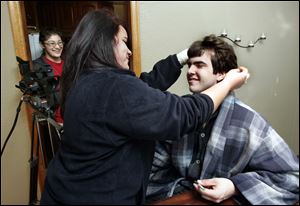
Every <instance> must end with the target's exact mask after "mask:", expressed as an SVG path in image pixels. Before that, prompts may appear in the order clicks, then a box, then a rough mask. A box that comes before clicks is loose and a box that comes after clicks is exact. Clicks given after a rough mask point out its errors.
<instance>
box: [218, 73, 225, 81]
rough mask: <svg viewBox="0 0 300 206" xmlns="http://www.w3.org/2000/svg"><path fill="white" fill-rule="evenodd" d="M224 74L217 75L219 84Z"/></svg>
mask: <svg viewBox="0 0 300 206" xmlns="http://www.w3.org/2000/svg"><path fill="white" fill-rule="evenodd" d="M225 75H226V73H217V81H218V82H220V81H222V80H223V79H224V78H225Z"/></svg>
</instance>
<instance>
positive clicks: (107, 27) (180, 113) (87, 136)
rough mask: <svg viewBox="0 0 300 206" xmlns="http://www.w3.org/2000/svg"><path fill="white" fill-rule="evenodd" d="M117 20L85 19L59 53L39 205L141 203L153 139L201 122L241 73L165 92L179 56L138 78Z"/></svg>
mask: <svg viewBox="0 0 300 206" xmlns="http://www.w3.org/2000/svg"><path fill="white" fill-rule="evenodd" d="M127 41H128V36H127V32H126V30H125V28H124V27H123V26H122V24H121V23H120V21H119V20H118V19H117V18H116V17H115V16H114V15H113V14H111V13H109V12H108V11H105V10H101V11H92V12H89V13H87V14H86V15H85V16H84V17H83V19H82V20H81V22H80V23H79V25H78V27H77V28H76V30H75V32H74V34H73V36H72V38H71V40H70V41H69V43H68V47H67V49H66V58H65V66H64V70H63V75H62V82H61V85H62V102H61V108H62V111H63V116H64V136H63V137H62V142H61V146H60V148H59V149H58V152H57V154H56V156H55V157H54V158H53V160H52V161H51V163H50V164H49V166H48V170H47V177H46V182H45V188H44V192H43V194H42V199H41V204H143V203H144V197H145V191H146V186H147V182H148V177H149V172H150V168H151V163H152V159H153V150H154V142H155V141H154V140H166V139H167V138H168V139H173V140H176V139H178V138H180V137H181V136H183V134H185V133H189V132H192V131H194V130H196V129H197V127H198V126H199V125H201V123H202V122H204V121H205V120H207V119H208V118H209V117H210V115H211V114H212V112H213V111H214V110H215V109H216V108H217V107H218V106H219V104H220V102H221V101H222V100H223V99H224V97H225V96H226V95H227V94H228V92H229V91H230V90H232V89H236V88H238V87H240V86H241V85H242V84H243V83H244V81H245V79H246V76H247V74H248V72H247V69H246V68H240V69H234V70H231V71H230V72H229V73H228V74H227V75H226V77H225V79H224V80H223V81H222V83H220V84H217V85H216V86H214V87H212V88H210V89H208V90H206V91H205V92H203V93H202V94H193V95H186V96H183V97H179V96H177V95H174V94H171V93H169V92H166V91H165V90H166V89H167V88H168V87H170V86H171V85H172V84H173V83H174V82H175V81H176V80H177V78H178V77H179V75H180V72H181V70H180V69H181V68H182V65H181V64H180V62H179V57H178V55H170V56H168V57H167V58H166V59H164V60H161V61H159V62H158V63H156V64H155V66H154V68H153V71H152V72H150V73H142V75H141V77H140V78H137V77H136V76H135V74H134V73H133V72H132V71H130V70H129V66H128V63H129V59H130V56H131V51H130V50H129V49H128V47H127V45H126V44H127Z"/></svg>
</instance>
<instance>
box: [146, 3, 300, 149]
mask: <svg viewBox="0 0 300 206" xmlns="http://www.w3.org/2000/svg"><path fill="white" fill-rule="evenodd" d="M224 28H225V29H226V30H227V33H228V36H229V37H232V38H235V35H237V34H239V35H240V36H241V39H242V42H241V44H243V45H247V44H248V41H249V40H252V41H255V40H256V39H257V38H258V37H259V36H260V35H261V33H262V32H264V33H265V35H266V36H267V39H266V40H265V41H263V42H261V43H260V42H259V43H257V44H256V45H255V47H254V48H252V49H243V48H239V47H237V46H234V48H235V51H236V54H237V57H238V63H239V65H244V66H246V67H247V68H248V69H249V70H250V73H251V79H250V80H249V81H248V84H247V85H244V86H243V87H242V88H241V89H239V90H237V96H238V97H239V98H240V99H241V100H243V101H244V102H246V103H247V104H248V105H250V106H251V107H253V108H254V109H255V110H256V111H258V112H260V113H261V114H262V115H263V116H264V117H265V118H266V119H267V120H268V121H269V122H270V123H271V125H272V126H273V127H274V128H275V129H276V130H277V131H278V133H279V134H280V135H281V136H282V137H283V138H284V139H285V140H286V141H287V143H288V144H289V145H290V147H291V148H292V149H293V150H294V151H295V152H296V153H297V154H299V126H298V125H299V2H297V1H294V2H283V1H282V2H280V1H274V2H259V1H256V2H249V1H247V2H236V1H235V2H232V1H228V2H215V1H212V2H202V1H201V2H193V1H192V2H188V1H184V2H180V1H175V2H171V1H168V2H161V1H160V2H148V1H147V2H144V1H142V2H140V37H141V62H142V71H149V70H150V69H151V68H152V66H153V64H154V63H155V62H156V61H157V60H159V59H161V58H164V57H166V56H167V55H169V54H172V53H176V52H178V51H181V50H182V49H184V48H186V47H188V46H190V44H191V43H192V42H193V41H195V40H199V39H201V38H202V37H203V36H205V35H208V34H216V35H219V34H221V32H222V30H223V29H224ZM185 74H186V67H185V68H184V69H183V72H182V74H181V77H180V79H179V80H178V81H177V82H176V84H175V85H173V86H172V87H171V88H170V89H169V91H171V92H174V93H176V94H179V95H182V94H186V93H189V90H188V85H187V83H186V79H185Z"/></svg>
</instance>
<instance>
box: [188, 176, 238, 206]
mask: <svg viewBox="0 0 300 206" xmlns="http://www.w3.org/2000/svg"><path fill="white" fill-rule="evenodd" d="M194 187H195V189H196V191H197V192H199V193H200V194H201V196H202V197H203V198H204V199H207V200H210V201H212V202H215V203H220V202H222V201H224V200H226V199H228V198H230V197H231V196H233V195H236V194H237V190H236V188H235V186H234V184H233V183H232V181H231V180H230V179H227V178H212V179H204V180H197V184H196V183H194Z"/></svg>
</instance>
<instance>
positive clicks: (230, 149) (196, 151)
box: [147, 35, 299, 205]
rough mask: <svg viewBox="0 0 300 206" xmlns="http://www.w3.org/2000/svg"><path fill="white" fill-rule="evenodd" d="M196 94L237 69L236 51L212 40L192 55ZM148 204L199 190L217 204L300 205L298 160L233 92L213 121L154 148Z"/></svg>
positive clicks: (191, 82)
mask: <svg viewBox="0 0 300 206" xmlns="http://www.w3.org/2000/svg"><path fill="white" fill-rule="evenodd" d="M188 57H189V60H188V67H189V69H188V72H187V81H188V83H189V89H190V91H191V92H193V93H198V92H201V91H203V90H205V89H207V88H208V87H210V86H212V85H214V84H216V83H217V82H219V81H222V79H223V78H224V76H225V73H226V72H227V71H229V70H230V69H233V68H237V67H238V65H237V58H236V55H235V52H234V50H233V48H232V46H230V45H229V44H227V43H226V42H225V41H223V39H221V38H219V37H216V36H214V35H210V36H206V37H205V38H204V39H203V40H202V41H196V42H194V43H193V44H192V45H191V47H190V48H189V50H188ZM156 144H157V145H156V150H155V156H154V160H153V165H152V172H151V175H150V180H149V185H148V189H147V200H148V202H150V201H153V200H159V199H164V198H167V197H170V196H172V195H174V194H178V193H181V192H184V191H187V190H196V191H197V192H199V194H200V195H201V196H202V197H203V198H205V199H207V200H210V201H213V202H216V203H219V202H221V201H223V200H225V199H228V198H231V197H233V198H234V199H235V200H236V201H237V202H238V203H241V204H245V203H248V204H249V203H250V204H255V205H256V204H266V205H269V204H277V205H282V204H294V203H296V202H297V201H298V200H299V159H298V158H297V156H296V155H295V154H294V153H293V151H292V150H291V149H290V148H289V146H288V145H287V143H286V142H285V141H284V140H283V139H282V137H280V135H279V134H278V133H277V132H276V131H275V130H274V128H272V126H271V125H270V124H269V123H268V122H267V121H266V120H265V119H264V118H263V117H262V116H261V115H260V114H259V113H257V112H256V111H255V110H254V109H252V108H251V107H249V106H248V105H246V104H245V103H243V102H241V101H240V100H239V99H238V98H236V97H235V94H234V92H231V93H230V94H229V95H228V96H227V98H226V99H225V100H224V101H223V103H222V105H221V106H220V108H219V109H218V110H217V111H216V112H215V113H214V115H213V116H212V117H211V119H210V120H209V121H208V122H206V123H205V124H203V125H199V129H198V131H197V132H195V133H191V134H186V135H185V136H184V138H183V139H180V140H179V141H174V142H172V141H164V142H157V143H156Z"/></svg>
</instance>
